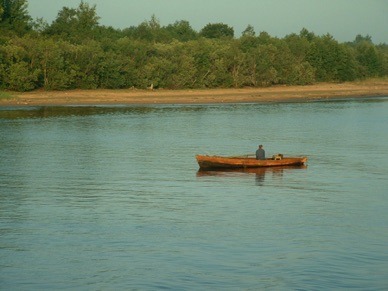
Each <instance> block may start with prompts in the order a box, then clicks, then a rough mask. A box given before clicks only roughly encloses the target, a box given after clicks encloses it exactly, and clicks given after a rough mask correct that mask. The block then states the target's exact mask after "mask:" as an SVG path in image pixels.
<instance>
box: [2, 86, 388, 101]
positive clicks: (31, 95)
mask: <svg viewBox="0 0 388 291" xmlns="http://www.w3.org/2000/svg"><path fill="white" fill-rule="evenodd" d="M12 95H13V98H3V99H0V106H62V105H132V104H138V105H140V104H210V103H260V102H290V101H311V100H319V99H329V98H349V97H352V98H355V97H365V96H388V81H387V80H373V81H372V80H369V81H364V82H354V83H341V84H332V83H324V84H322V83H321V84H315V85H308V86H274V87H268V88H241V89H209V90H199V89H198V90H163V89H158V90H138V89H125V90H70V91H45V90H38V91H33V92H24V93H12Z"/></svg>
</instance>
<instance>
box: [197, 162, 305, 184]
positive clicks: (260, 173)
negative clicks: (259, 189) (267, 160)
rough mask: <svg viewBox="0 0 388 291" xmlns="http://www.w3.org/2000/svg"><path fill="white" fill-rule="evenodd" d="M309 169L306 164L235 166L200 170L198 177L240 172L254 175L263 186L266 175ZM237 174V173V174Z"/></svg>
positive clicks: (278, 175) (279, 175)
mask: <svg viewBox="0 0 388 291" xmlns="http://www.w3.org/2000/svg"><path fill="white" fill-rule="evenodd" d="M303 169H307V166H306V165H302V166H286V167H263V168H245V169H244V168H235V169H216V170H201V169H200V170H198V172H197V177H209V176H211V177H231V178H233V177H240V175H238V174H242V175H244V174H245V175H248V176H252V177H253V176H254V177H255V181H256V185H257V186H263V185H264V181H265V176H266V175H272V176H276V177H279V178H281V177H282V176H283V175H284V174H285V173H287V171H292V170H303ZM236 174H237V175H236Z"/></svg>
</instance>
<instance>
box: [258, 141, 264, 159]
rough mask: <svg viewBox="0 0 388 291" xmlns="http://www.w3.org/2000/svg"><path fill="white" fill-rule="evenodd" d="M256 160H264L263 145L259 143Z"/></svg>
mask: <svg viewBox="0 0 388 291" xmlns="http://www.w3.org/2000/svg"><path fill="white" fill-rule="evenodd" d="M256 160H265V150H264V148H263V145H262V144H261V145H259V148H258V149H257V151H256Z"/></svg>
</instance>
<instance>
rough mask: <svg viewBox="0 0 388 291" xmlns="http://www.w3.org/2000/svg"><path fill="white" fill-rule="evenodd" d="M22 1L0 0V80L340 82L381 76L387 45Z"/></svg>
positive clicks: (68, 83)
mask: <svg viewBox="0 0 388 291" xmlns="http://www.w3.org/2000/svg"><path fill="white" fill-rule="evenodd" d="M27 8H28V1H27V0H0V89H3V90H4V89H6V90H15V91H29V90H34V89H39V88H43V89H47V90H68V89H97V88H107V89H121V88H139V89H145V88H150V87H151V88H166V89H189V88H221V87H222V88H229V87H236V88H239V87H259V86H272V85H277V84H284V85H306V84H312V83H315V82H344V81H353V80H356V79H364V78H370V77H383V76H387V75H388V45H387V44H378V45H376V44H374V43H373V42H372V39H371V37H370V36H369V35H367V36H362V35H357V36H356V37H355V40H354V41H353V42H346V43H340V42H338V41H337V40H335V39H334V38H333V37H332V36H331V35H330V34H326V35H321V36H319V35H316V34H314V33H313V32H310V31H308V30H307V29H305V28H304V29H302V30H301V31H300V32H299V33H293V34H290V35H287V36H285V37H283V38H277V37H272V36H270V35H269V34H268V33H266V32H260V33H259V34H258V35H256V32H255V31H254V28H253V27H252V26H251V25H248V26H247V28H246V29H245V30H244V31H243V33H242V35H241V36H239V37H236V36H235V35H234V29H233V28H232V27H230V26H228V25H227V24H223V23H209V24H207V25H206V26H204V27H203V28H202V29H201V30H200V31H195V30H194V29H193V28H192V27H191V26H190V23H189V22H188V21H184V20H181V21H176V22H175V23H173V24H169V25H167V26H161V25H160V22H159V20H158V19H157V18H156V16H155V15H153V16H152V17H151V19H150V20H147V21H144V22H142V23H140V24H139V25H138V26H131V27H128V28H125V29H116V28H113V27H110V26H104V25H100V24H99V19H100V18H99V17H98V15H97V14H96V6H95V5H94V6H91V5H89V4H88V3H86V2H84V1H81V2H80V4H79V6H78V7H77V8H69V7H63V8H62V9H61V10H60V11H59V12H58V15H57V17H56V19H55V20H54V21H53V22H52V23H51V24H48V23H47V22H46V21H45V20H44V19H35V20H33V19H32V18H31V17H30V16H29V14H28V11H27Z"/></svg>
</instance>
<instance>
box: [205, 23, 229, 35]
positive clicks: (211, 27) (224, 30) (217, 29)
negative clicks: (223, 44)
mask: <svg viewBox="0 0 388 291" xmlns="http://www.w3.org/2000/svg"><path fill="white" fill-rule="evenodd" d="M200 34H201V36H203V37H206V38H223V37H225V38H233V37H234V29H233V28H232V27H230V26H228V25H226V24H223V23H209V24H207V25H206V26H205V27H204V28H202V30H201V32H200Z"/></svg>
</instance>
